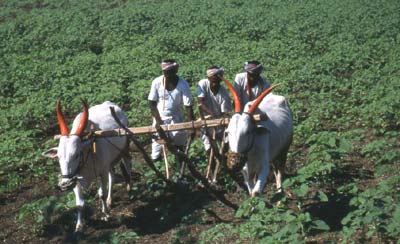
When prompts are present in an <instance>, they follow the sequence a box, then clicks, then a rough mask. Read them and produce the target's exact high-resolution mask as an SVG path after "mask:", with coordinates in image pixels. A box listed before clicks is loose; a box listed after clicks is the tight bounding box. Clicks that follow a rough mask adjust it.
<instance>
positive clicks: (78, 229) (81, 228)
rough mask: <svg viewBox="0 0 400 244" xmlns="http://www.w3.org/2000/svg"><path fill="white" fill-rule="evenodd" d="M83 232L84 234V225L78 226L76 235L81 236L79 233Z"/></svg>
mask: <svg viewBox="0 0 400 244" xmlns="http://www.w3.org/2000/svg"><path fill="white" fill-rule="evenodd" d="M82 232H83V224H79V225H76V227H75V233H76V234H79V233H82Z"/></svg>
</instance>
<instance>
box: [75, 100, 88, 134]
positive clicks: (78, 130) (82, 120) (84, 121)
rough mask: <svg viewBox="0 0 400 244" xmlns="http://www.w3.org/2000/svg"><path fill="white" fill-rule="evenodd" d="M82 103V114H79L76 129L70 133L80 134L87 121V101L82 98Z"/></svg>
mask: <svg viewBox="0 0 400 244" xmlns="http://www.w3.org/2000/svg"><path fill="white" fill-rule="evenodd" d="M82 104H83V114H82V116H81V120H80V121H79V125H78V128H77V129H76V131H75V132H74V133H72V134H74V135H77V136H80V135H81V134H82V132H83V130H84V129H85V127H86V124H87V121H88V117H89V110H88V105H87V103H86V102H85V101H84V100H82Z"/></svg>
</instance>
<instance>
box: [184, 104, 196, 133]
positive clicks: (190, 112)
mask: <svg viewBox="0 0 400 244" xmlns="http://www.w3.org/2000/svg"><path fill="white" fill-rule="evenodd" d="M185 108H186V113H187V115H188V119H189V121H193V120H194V114H193V107H192V106H185ZM195 136H196V129H194V128H193V130H192V132H191V133H190V137H191V138H192V139H194V137H195Z"/></svg>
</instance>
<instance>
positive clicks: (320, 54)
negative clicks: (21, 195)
mask: <svg viewBox="0 0 400 244" xmlns="http://www.w3.org/2000/svg"><path fill="white" fill-rule="evenodd" d="M399 30H400V2H399V1H389V0H388V1H360V0H350V1H327V0H320V1H315V0H314V1H289V0H288V1H272V0H263V1H257V2H252V3H249V2H248V1H243V0H221V1H211V0H203V1H183V0H171V1H156V0H154V1H151V0H137V1H54V0H46V1H36V0H35V1H25V0H24V1H1V2H0V40H1V41H0V99H1V102H0V135H1V136H0V138H1V139H0V141H1V144H0V167H1V171H2V172H3V173H4V172H5V174H7V175H8V178H7V179H8V180H7V181H6V184H5V185H3V186H2V188H1V190H2V191H9V190H12V189H14V188H15V187H16V186H18V185H20V184H22V183H23V180H22V179H19V178H18V174H16V173H15V172H16V171H18V170H24V171H25V172H29V173H30V175H31V178H33V180H34V179H35V177H43V175H46V177H49V178H51V177H52V176H47V175H48V172H49V171H50V173H53V174H56V173H55V172H52V171H51V169H52V168H54V167H50V166H49V162H47V161H46V160H44V159H43V158H42V157H41V156H40V154H41V152H42V151H44V150H45V149H46V148H48V147H50V146H54V145H55V142H54V141H53V140H52V136H53V135H54V134H57V133H58V126H57V122H56V117H55V112H54V110H55V103H56V100H57V99H60V100H61V101H62V102H63V106H64V110H65V113H66V115H67V117H68V118H69V121H70V122H72V119H73V118H74V116H75V115H76V114H77V113H78V112H79V111H80V110H81V107H80V106H81V105H80V100H79V99H80V98H85V99H87V100H88V101H89V103H90V104H91V105H93V104H96V103H100V102H103V101H104V100H112V101H114V102H116V103H117V104H120V105H121V106H122V107H123V108H124V109H125V110H126V112H127V114H128V117H129V119H130V124H131V125H132V126H141V125H148V124H150V121H151V118H150V112H149V109H148V108H147V94H148V91H149V88H150V83H151V80H152V79H153V78H154V77H156V76H158V75H159V74H160V68H159V63H160V61H161V60H162V59H164V58H170V57H172V58H175V59H177V60H178V62H179V63H180V64H181V68H180V72H179V73H180V74H181V75H182V76H183V77H184V78H186V79H187V80H188V81H189V82H190V84H191V87H192V91H193V94H194V91H195V86H196V82H197V81H198V80H200V79H201V78H203V77H204V76H205V69H206V68H207V67H208V66H211V65H214V64H218V65H222V66H223V67H224V68H225V70H226V77H227V78H228V79H229V80H231V81H232V80H233V78H234V75H235V73H238V72H240V71H241V69H242V65H243V63H244V61H246V60H248V59H258V60H259V61H261V62H262V63H263V64H264V66H265V68H266V69H265V70H266V71H265V73H264V74H265V76H266V77H267V79H268V80H269V81H270V82H271V83H277V82H284V85H283V86H280V88H279V89H277V91H276V93H279V94H282V95H285V96H286V97H287V98H288V100H289V102H290V103H291V107H292V110H293V112H294V115H295V139H294V145H293V147H292V150H291V152H290V155H289V161H290V162H291V163H292V164H294V166H293V167H294V168H295V170H297V172H298V173H297V176H296V177H294V178H291V179H290V180H288V181H286V182H285V184H286V186H287V187H289V188H290V187H291V188H292V189H293V191H294V192H296V193H297V194H298V195H299V196H300V198H299V204H300V205H301V203H302V202H306V201H307V200H309V199H310V198H307V192H308V189H311V188H312V187H319V188H321V189H324V190H327V189H329V186H330V185H331V184H334V183H332V182H335V184H337V182H336V181H335V178H334V176H333V175H332V172H342V173H343V172H346V170H347V169H348V168H349V167H350V168H351V167H352V166H351V165H352V164H357V165H360V164H371V163H372V165H373V168H372V170H373V171H374V172H375V175H374V176H373V177H375V178H376V179H378V181H379V182H383V183H381V184H382V185H384V186H385V185H389V186H391V187H392V188H390V187H389V188H384V187H382V185H380V186H377V185H371V186H370V187H368V188H370V189H368V192H367V193H364V194H362V195H357V199H358V200H354V201H352V202H351V204H354V208H356V210H355V211H354V212H351V213H350V215H349V216H348V217H347V218H346V219H344V221H343V223H342V224H343V228H341V229H343V233H342V235H345V236H347V237H348V238H350V240H351V238H352V237H354V238H355V237H356V233H357V231H356V230H357V228H359V227H360V226H364V227H365V228H367V227H368V226H371V225H373V226H377V227H376V228H375V229H374V230H376V232H374V233H369V232H368V238H373V237H376V236H378V237H377V238H394V239H395V238H396V237H398V236H399V229H398V227H397V229H396V228H395V227H394V226H392V225H390V223H391V222H390V221H392V220H394V219H395V218H397V219H398V218H399V216H398V215H399V194H398V189H399V188H398V187H399V185H398V183H397V185H396V183H393V182H392V181H393V178H391V177H395V179H398V176H399V174H398V169H399V167H398V166H399V161H400V160H399V159H400V152H399V145H400V142H399V136H400V133H399V128H400V122H399V121H400V99H399V98H398V93H399V91H400V62H399V60H400V45H399V44H400V31H399ZM197 153H198V154H201V153H202V152H197ZM354 159H356V160H357V161H358V162H353V161H352V160H354ZM53 171H54V169H53ZM45 172H47V173H45ZM50 175H51V174H50ZM396 177H397V178H396ZM363 180H364V178H362V177H359V178H357V177H356V178H355V179H353V180H352V182H350V183H351V184H355V185H356V186H355V187H357V184H359V183H360V182H362V181H363ZM386 180H391V181H390V182H386ZM350 183H343V182H342V183H340V184H341V186H343V187H344V188H343V189H349V187H348V186H349V185H347V184H350ZM335 186H337V185H335ZM346 187H347V188H346ZM383 188H384V190H382V189H383ZM352 189H353V191H351V192H350V193H349V192H348V191H347V190H346V191H342V192H339V191H336V192H335V194H339V195H340V196H350V197H353V196H355V194H357V192H361V191H364V189H363V188H362V187H361V188H360V189H358V188H357V191H354V188H352ZM396 189H397V190H396ZM371 191H372V193H371ZM371 194H375V195H378V196H379V194H382V195H385V196H390V199H389V200H388V199H386V202H384V203H379V204H383V205H384V206H386V205H388V206H389V204H390V205H391V206H395V207H393V209H386V208H376V209H375V208H374V210H371V211H378V212H376V214H377V215H379V216H381V215H384V216H386V217H385V218H383V219H382V221H380V222H379V223H375V222H374V221H376V220H377V219H373V220H370V219H366V218H364V217H365V216H364V215H365V214H366V213H368V211H369V209H364V208H363V203H365V202H368V203H369V204H370V205H371V209H372V206H375V205H374V204H375V202H374V201H373V200H371V199H370V197H369V196H370V195H371ZM301 197H303V198H301ZM321 199H324V197H322V198H321ZM360 199H364V200H360ZM321 201H322V200H321ZM355 201H361V202H360V203H359V204H355ZM247 204H250V203H247ZM379 204H378V205H379ZM385 204H386V205H385ZM368 206H369V205H368ZM300 209H302V208H300ZM382 209H384V210H382ZM276 211H278V210H276ZM379 211H381V212H379ZM278 212H279V211H278ZM304 214H306V211H303V210H300V212H299V213H298V214H297V215H296V216H297V217H299V218H300V217H302V218H303V217H304ZM297 217H296V218H297ZM297 220H298V219H297ZM309 220H310V219H309ZM352 220H353V221H352ZM310 221H311V220H310ZM308 222H309V221H308ZM296 223H297V222H296ZM382 225H383V227H382ZM230 228H233V227H232V226H230ZM257 233H258V232H257ZM262 233H264V232H262ZM298 233H301V234H302V235H301V236H303V238H304V235H307V233H308V232H307V231H305V230H304V229H303V228H302V232H298ZM382 233H383V234H382ZM232 235H233V236H234V235H235V234H232ZM265 235H266V234H265V233H264V234H260V235H259V236H258V238H257V239H262V238H265ZM268 235H273V232H268ZM211 236H212V235H211ZM371 236H372V237H371ZM244 238H245V237H244ZM295 239H298V240H300V239H302V238H300V237H296V238H295ZM279 240H281V241H283V239H277V240H275V239H268V240H266V241H271V242H273V241H279ZM205 241H207V239H206V240H205ZM208 241H212V239H210V240H208ZM292 241H293V240H292Z"/></svg>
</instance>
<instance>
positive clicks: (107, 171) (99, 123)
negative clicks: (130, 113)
mask: <svg viewBox="0 0 400 244" xmlns="http://www.w3.org/2000/svg"><path fill="white" fill-rule="evenodd" d="M111 106H112V107H114V109H115V112H116V114H117V116H118V118H119V119H120V120H121V122H122V123H123V124H124V125H128V120H127V118H126V116H125V115H124V112H123V111H122V110H121V109H120V108H119V107H118V106H117V105H115V104H114V103H111V102H109V101H106V102H104V103H102V104H100V105H96V106H93V107H91V108H90V109H88V107H87V104H86V103H85V102H83V113H80V114H79V115H78V116H76V118H75V120H74V122H73V126H72V129H71V133H69V130H68V127H67V124H66V122H65V119H64V115H63V113H62V111H61V105H60V102H59V101H58V102H57V119H58V123H59V125H60V130H61V137H60V142H59V145H58V147H55V148H51V149H49V150H47V151H46V152H44V153H43V155H45V156H47V157H51V158H58V160H59V163H60V168H61V175H60V176H59V183H58V185H59V187H60V188H61V190H67V189H71V188H73V189H74V193H75V197H76V206H77V208H78V216H77V223H76V229H75V231H80V230H82V227H83V222H82V209H83V206H84V199H83V189H84V188H86V187H88V186H89V185H90V183H91V182H92V181H93V180H96V178H97V177H100V178H101V185H100V188H99V191H98V193H99V197H100V199H101V203H102V212H103V214H104V217H103V218H102V219H105V220H107V219H108V217H109V208H110V207H111V204H112V183H113V172H112V167H113V165H114V164H115V163H116V162H118V161H119V160H120V159H121V158H122V159H123V161H124V163H121V169H122V171H123V173H124V176H125V180H126V182H127V189H128V190H129V188H130V185H129V184H130V157H129V155H128V141H127V138H126V137H125V136H121V137H107V138H98V137H96V138H95V137H93V136H90V133H89V131H90V130H92V129H94V130H112V129H116V128H118V124H117V123H116V122H115V121H114V118H113V117H112V115H111V112H110V107H111ZM89 128H90V129H89ZM107 183H108V184H107ZM107 185H108V194H107V195H106V194H105V193H106V191H107Z"/></svg>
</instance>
